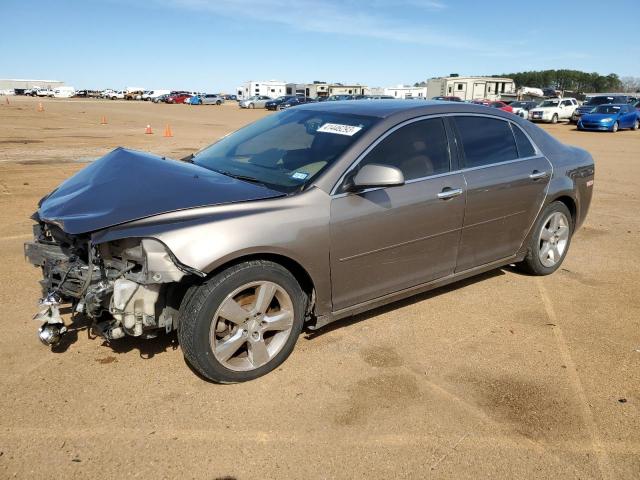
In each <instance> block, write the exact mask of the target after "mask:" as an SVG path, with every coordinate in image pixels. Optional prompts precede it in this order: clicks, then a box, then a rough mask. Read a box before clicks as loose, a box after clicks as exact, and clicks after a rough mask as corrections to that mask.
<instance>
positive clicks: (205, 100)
mask: <svg viewBox="0 0 640 480" xmlns="http://www.w3.org/2000/svg"><path fill="white" fill-rule="evenodd" d="M185 103H190V104H191V105H222V104H223V103H224V98H223V97H221V96H220V95H218V94H215V93H205V94H201V95H194V96H193V97H191V98H189V99H188V101H187V100H185Z"/></svg>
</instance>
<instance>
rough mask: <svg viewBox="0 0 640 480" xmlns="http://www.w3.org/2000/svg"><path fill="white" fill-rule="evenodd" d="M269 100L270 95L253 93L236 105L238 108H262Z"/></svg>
mask: <svg viewBox="0 0 640 480" xmlns="http://www.w3.org/2000/svg"><path fill="white" fill-rule="evenodd" d="M269 100H271V97H267V96H266V95H254V96H253V97H249V98H247V99H246V100H241V101H240V102H239V103H238V106H239V107H240V108H264V107H265V105H266V103H267V102H268V101H269Z"/></svg>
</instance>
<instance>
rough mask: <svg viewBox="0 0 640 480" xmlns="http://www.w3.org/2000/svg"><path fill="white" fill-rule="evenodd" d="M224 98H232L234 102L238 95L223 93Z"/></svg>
mask: <svg viewBox="0 0 640 480" xmlns="http://www.w3.org/2000/svg"><path fill="white" fill-rule="evenodd" d="M224 99H225V100H233V101H234V102H237V101H238V96H237V95H224Z"/></svg>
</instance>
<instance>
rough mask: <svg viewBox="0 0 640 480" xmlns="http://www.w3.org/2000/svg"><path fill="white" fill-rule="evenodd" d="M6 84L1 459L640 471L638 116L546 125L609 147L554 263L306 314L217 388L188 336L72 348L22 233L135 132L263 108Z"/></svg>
mask: <svg viewBox="0 0 640 480" xmlns="http://www.w3.org/2000/svg"><path fill="white" fill-rule="evenodd" d="M9 101H10V104H9V105H7V104H6V103H5V99H4V98H0V265H1V267H0V305H1V306H2V313H3V315H2V316H1V317H0V333H1V336H0V363H1V364H2V366H3V368H2V370H0V389H1V391H2V396H1V399H0V477H2V478H29V479H33V478H114V477H116V476H118V477H124V478H129V477H140V478H151V477H153V478H167V479H175V478H195V479H216V478H228V479H231V478H234V479H253V478H255V479H264V478H299V479H306V478H340V479H342V478H363V477H369V478H420V479H423V478H451V479H465V478H470V479H471V478H473V479H475V478H480V477H484V478H509V479H517V478H521V479H532V478H554V479H556V478H562V479H572V478H580V479H588V478H597V479H599V478H602V479H637V478H638V477H639V476H640V417H639V415H638V414H639V406H640V328H639V327H640V287H639V286H640V272H639V269H638V264H639V262H640V215H639V213H638V212H640V132H632V131H621V132H619V133H616V134H610V133H583V132H578V131H576V130H575V127H573V126H568V125H565V124H558V125H549V126H544V127H543V128H545V129H547V130H548V131H549V132H550V133H551V134H553V135H554V136H556V137H557V138H559V139H560V140H562V141H563V142H567V143H570V144H574V145H578V146H580V147H583V148H586V149H587V150H589V151H590V152H591V153H592V154H593V155H594V157H595V159H596V181H595V197H594V201H593V203H592V206H591V211H590V213H589V216H588V218H587V221H586V225H585V227H584V228H583V229H582V230H580V231H579V232H578V233H577V234H576V236H575V237H574V240H573V243H572V245H571V248H570V251H569V254H568V257H567V259H566V261H565V263H564V265H563V267H562V269H561V270H559V271H558V272H557V273H556V274H554V275H552V276H550V277H545V278H534V277H528V276H524V275H520V274H519V273H517V272H515V271H512V270H511V269H508V268H507V269H500V270H495V271H492V272H489V273H487V274H484V275H482V276H480V277H477V278H474V279H471V280H467V281H464V282H462V283H459V284H456V285H454V286H451V287H447V288H443V289H439V290H437V291H434V292H430V293H428V294H424V295H420V296H417V297H414V298H411V299H409V300H406V301H403V302H400V303H397V304H394V305H391V306H388V307H385V308H382V309H378V310H375V311H373V312H370V313H367V314H363V315H359V316H357V317H354V318H351V319H348V320H345V321H341V322H339V323H337V324H334V325H331V326H329V327H327V328H325V329H324V330H321V331H320V332H317V333H313V334H304V335H303V336H302V337H301V338H300V339H299V342H298V346H297V347H296V350H295V351H294V353H293V355H292V356H291V357H290V358H289V360H288V361H286V362H285V363H284V365H283V366H282V367H281V368H279V369H278V370H276V371H275V372H273V373H271V374H269V375H267V376H266V377H263V378H261V379H259V380H257V381H253V382H250V383H246V384H242V385H231V386H220V385H214V384H210V383H207V382H205V381H204V380H202V379H201V378H199V377H198V376H196V375H195V374H194V373H193V372H192V371H190V370H189V368H188V367H187V366H186V365H185V362H184V360H183V358H182V353H181V351H180V348H179V346H178V345H177V342H176V338H175V336H167V337H162V338H159V339H156V340H151V341H144V340H136V339H126V340H122V341H119V342H118V343H115V344H114V345H113V347H111V346H108V345H106V344H105V343H104V342H103V341H102V340H100V339H96V338H89V336H88V334H87V332H86V331H80V332H78V333H77V338H75V341H74V342H72V343H70V344H69V345H65V347H64V348H63V350H65V351H64V352H58V353H52V352H50V351H49V350H48V349H47V348H45V347H43V346H42V345H41V344H40V343H39V341H38V340H37V338H36V329H37V327H38V325H37V324H36V322H34V321H32V320H31V317H32V315H33V314H34V313H35V304H36V300H37V298H38V293H39V288H38V284H37V281H38V277H39V273H38V271H37V270H36V269H35V268H32V267H30V266H29V265H28V264H27V263H26V262H25V260H24V259H23V256H22V243H23V242H24V241H25V240H27V239H28V238H29V237H30V229H31V221H30V220H29V215H31V213H32V212H33V211H34V209H35V208H36V203H37V201H38V199H39V198H40V197H41V196H43V195H44V194H45V193H47V192H48V191H50V190H51V189H52V188H53V187H55V186H56V185H57V184H58V183H59V182H60V181H62V180H63V179H64V178H66V177H68V176H69V175H71V174H72V173H74V172H75V171H77V170H78V169H80V168H82V166H83V165H82V163H79V162H78V159H81V160H85V161H86V160H88V159H92V158H96V157H98V156H100V155H103V154H105V153H107V152H108V151H109V150H111V149H112V148H114V147H116V146H118V145H123V146H127V147H132V148H139V149H144V150H149V151H153V152H156V153H161V154H165V155H168V156H172V157H182V156H184V155H186V154H188V153H190V152H192V151H193V150H195V149H198V148H200V147H203V146H205V145H206V144H208V143H210V142H211V141H213V140H215V139H217V138H219V137H221V136H222V135H224V134H226V133H229V132H231V131H233V130H235V129H236V128H238V127H240V126H242V125H244V124H246V123H247V122H250V121H252V120H255V119H257V118H259V117H261V116H263V115H266V112H264V111H261V110H253V111H251V110H240V109H238V108H237V106H236V105H235V102H233V104H227V105H224V106H221V107H216V106H200V107H191V106H185V105H155V104H149V103H140V102H125V101H108V100H105V101H98V100H75V99H71V100H44V101H42V103H43V106H44V112H37V111H36V106H37V104H38V100H36V99H29V98H16V97H9ZM101 116H106V117H107V122H108V123H107V125H100V119H101ZM167 123H169V124H170V125H171V127H172V130H173V133H174V137H172V138H164V137H163V136H162V131H163V129H164V127H165V125H166V124H167ZM147 124H151V126H152V128H153V129H154V134H153V135H145V134H144V128H145V127H146V125H147ZM72 339H73V337H72Z"/></svg>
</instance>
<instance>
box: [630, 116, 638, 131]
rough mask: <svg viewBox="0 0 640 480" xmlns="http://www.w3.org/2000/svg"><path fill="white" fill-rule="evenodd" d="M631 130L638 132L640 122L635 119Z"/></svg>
mask: <svg viewBox="0 0 640 480" xmlns="http://www.w3.org/2000/svg"><path fill="white" fill-rule="evenodd" d="M631 128H633V129H634V130H638V129H639V128H640V120H638V119H636V121H635V122H633V127H631Z"/></svg>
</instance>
